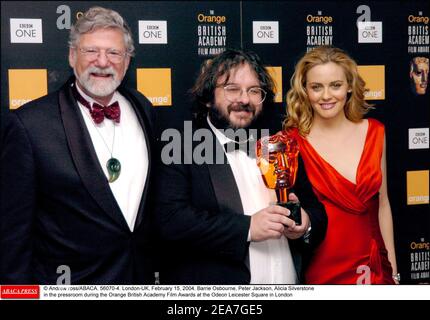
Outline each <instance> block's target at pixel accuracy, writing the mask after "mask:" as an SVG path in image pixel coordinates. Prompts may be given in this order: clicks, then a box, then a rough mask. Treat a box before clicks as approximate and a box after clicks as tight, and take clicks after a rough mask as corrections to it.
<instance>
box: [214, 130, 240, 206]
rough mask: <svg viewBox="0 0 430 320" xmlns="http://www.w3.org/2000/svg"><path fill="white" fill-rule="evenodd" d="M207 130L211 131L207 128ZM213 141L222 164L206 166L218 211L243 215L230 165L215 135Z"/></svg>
mask: <svg viewBox="0 0 430 320" xmlns="http://www.w3.org/2000/svg"><path fill="white" fill-rule="evenodd" d="M208 130H211V129H210V128H209V127H208ZM211 132H212V130H211ZM212 134H213V132H212ZM213 139H214V148H215V152H216V153H215V154H220V153H222V154H223V157H224V164H211V165H208V166H207V167H208V170H209V176H210V179H211V182H212V186H213V189H214V192H215V197H216V199H217V202H218V205H219V209H220V211H224V212H228V211H231V212H234V213H239V214H243V206H242V201H241V199H240V193H239V189H238V188H237V184H236V180H235V178H234V175H233V171H232V170H231V167H230V165H229V164H227V157H226V156H225V154H224V149H223V147H222V145H221V144H220V143H219V141H218V139H217V138H216V136H215V134H213Z"/></svg>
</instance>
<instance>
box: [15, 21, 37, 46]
mask: <svg viewBox="0 0 430 320" xmlns="http://www.w3.org/2000/svg"><path fill="white" fill-rule="evenodd" d="M10 42H11V43H42V42H43V37H42V19H14V18H13V19H10Z"/></svg>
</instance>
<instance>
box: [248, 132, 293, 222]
mask: <svg viewBox="0 0 430 320" xmlns="http://www.w3.org/2000/svg"><path fill="white" fill-rule="evenodd" d="M256 155H257V165H258V167H259V168H260V171H261V175H262V177H263V181H264V183H265V184H266V187H267V188H269V189H274V190H275V191H276V196H277V198H278V202H277V203H276V204H277V205H280V206H283V207H286V208H288V209H289V210H290V211H291V216H290V218H292V219H293V220H294V221H296V224H297V225H300V224H301V210H300V203H298V202H292V201H288V190H289V189H291V188H292V187H293V186H294V183H295V181H296V176H297V169H298V166H299V161H298V159H299V145H298V142H297V140H296V139H295V138H294V137H292V136H290V135H287V134H286V133H285V132H280V133H277V134H275V135H273V136H270V137H263V138H261V139H260V140H258V141H257V145H256Z"/></svg>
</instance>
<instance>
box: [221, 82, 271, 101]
mask: <svg viewBox="0 0 430 320" xmlns="http://www.w3.org/2000/svg"><path fill="white" fill-rule="evenodd" d="M219 87H221V88H223V89H224V96H225V98H226V99H227V100H228V101H230V102H237V101H239V100H240V98H241V97H242V94H243V90H244V89H242V88H241V87H239V86H237V85H233V84H228V85H226V86H219ZM246 93H247V94H248V97H249V100H250V101H252V103H255V104H260V103H263V101H264V99H266V91H264V90H263V89H261V88H259V87H251V88H249V89H247V90H246Z"/></svg>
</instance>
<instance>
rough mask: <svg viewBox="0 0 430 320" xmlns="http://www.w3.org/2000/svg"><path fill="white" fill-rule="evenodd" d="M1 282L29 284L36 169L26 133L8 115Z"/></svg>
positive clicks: (1, 190) (1, 194) (0, 194)
mask: <svg viewBox="0 0 430 320" xmlns="http://www.w3.org/2000/svg"><path fill="white" fill-rule="evenodd" d="M0 165H1V167H0V168H1V169H0V170H1V183H0V198H1V199H0V200H1V201H0V283H3V284H6V283H11V284H13V283H16V284H19V283H21V284H32V283H33V282H34V281H33V279H32V277H31V274H32V272H31V261H32V229H33V221H34V204H35V169H34V158H33V154H32V147H31V143H30V140H29V137H28V132H27V131H26V129H25V128H24V126H23V124H22V123H21V121H20V120H19V118H18V116H17V115H16V114H15V113H10V114H9V117H8V121H7V124H6V127H5V131H4V135H3V139H2V150H1V154H0Z"/></svg>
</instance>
